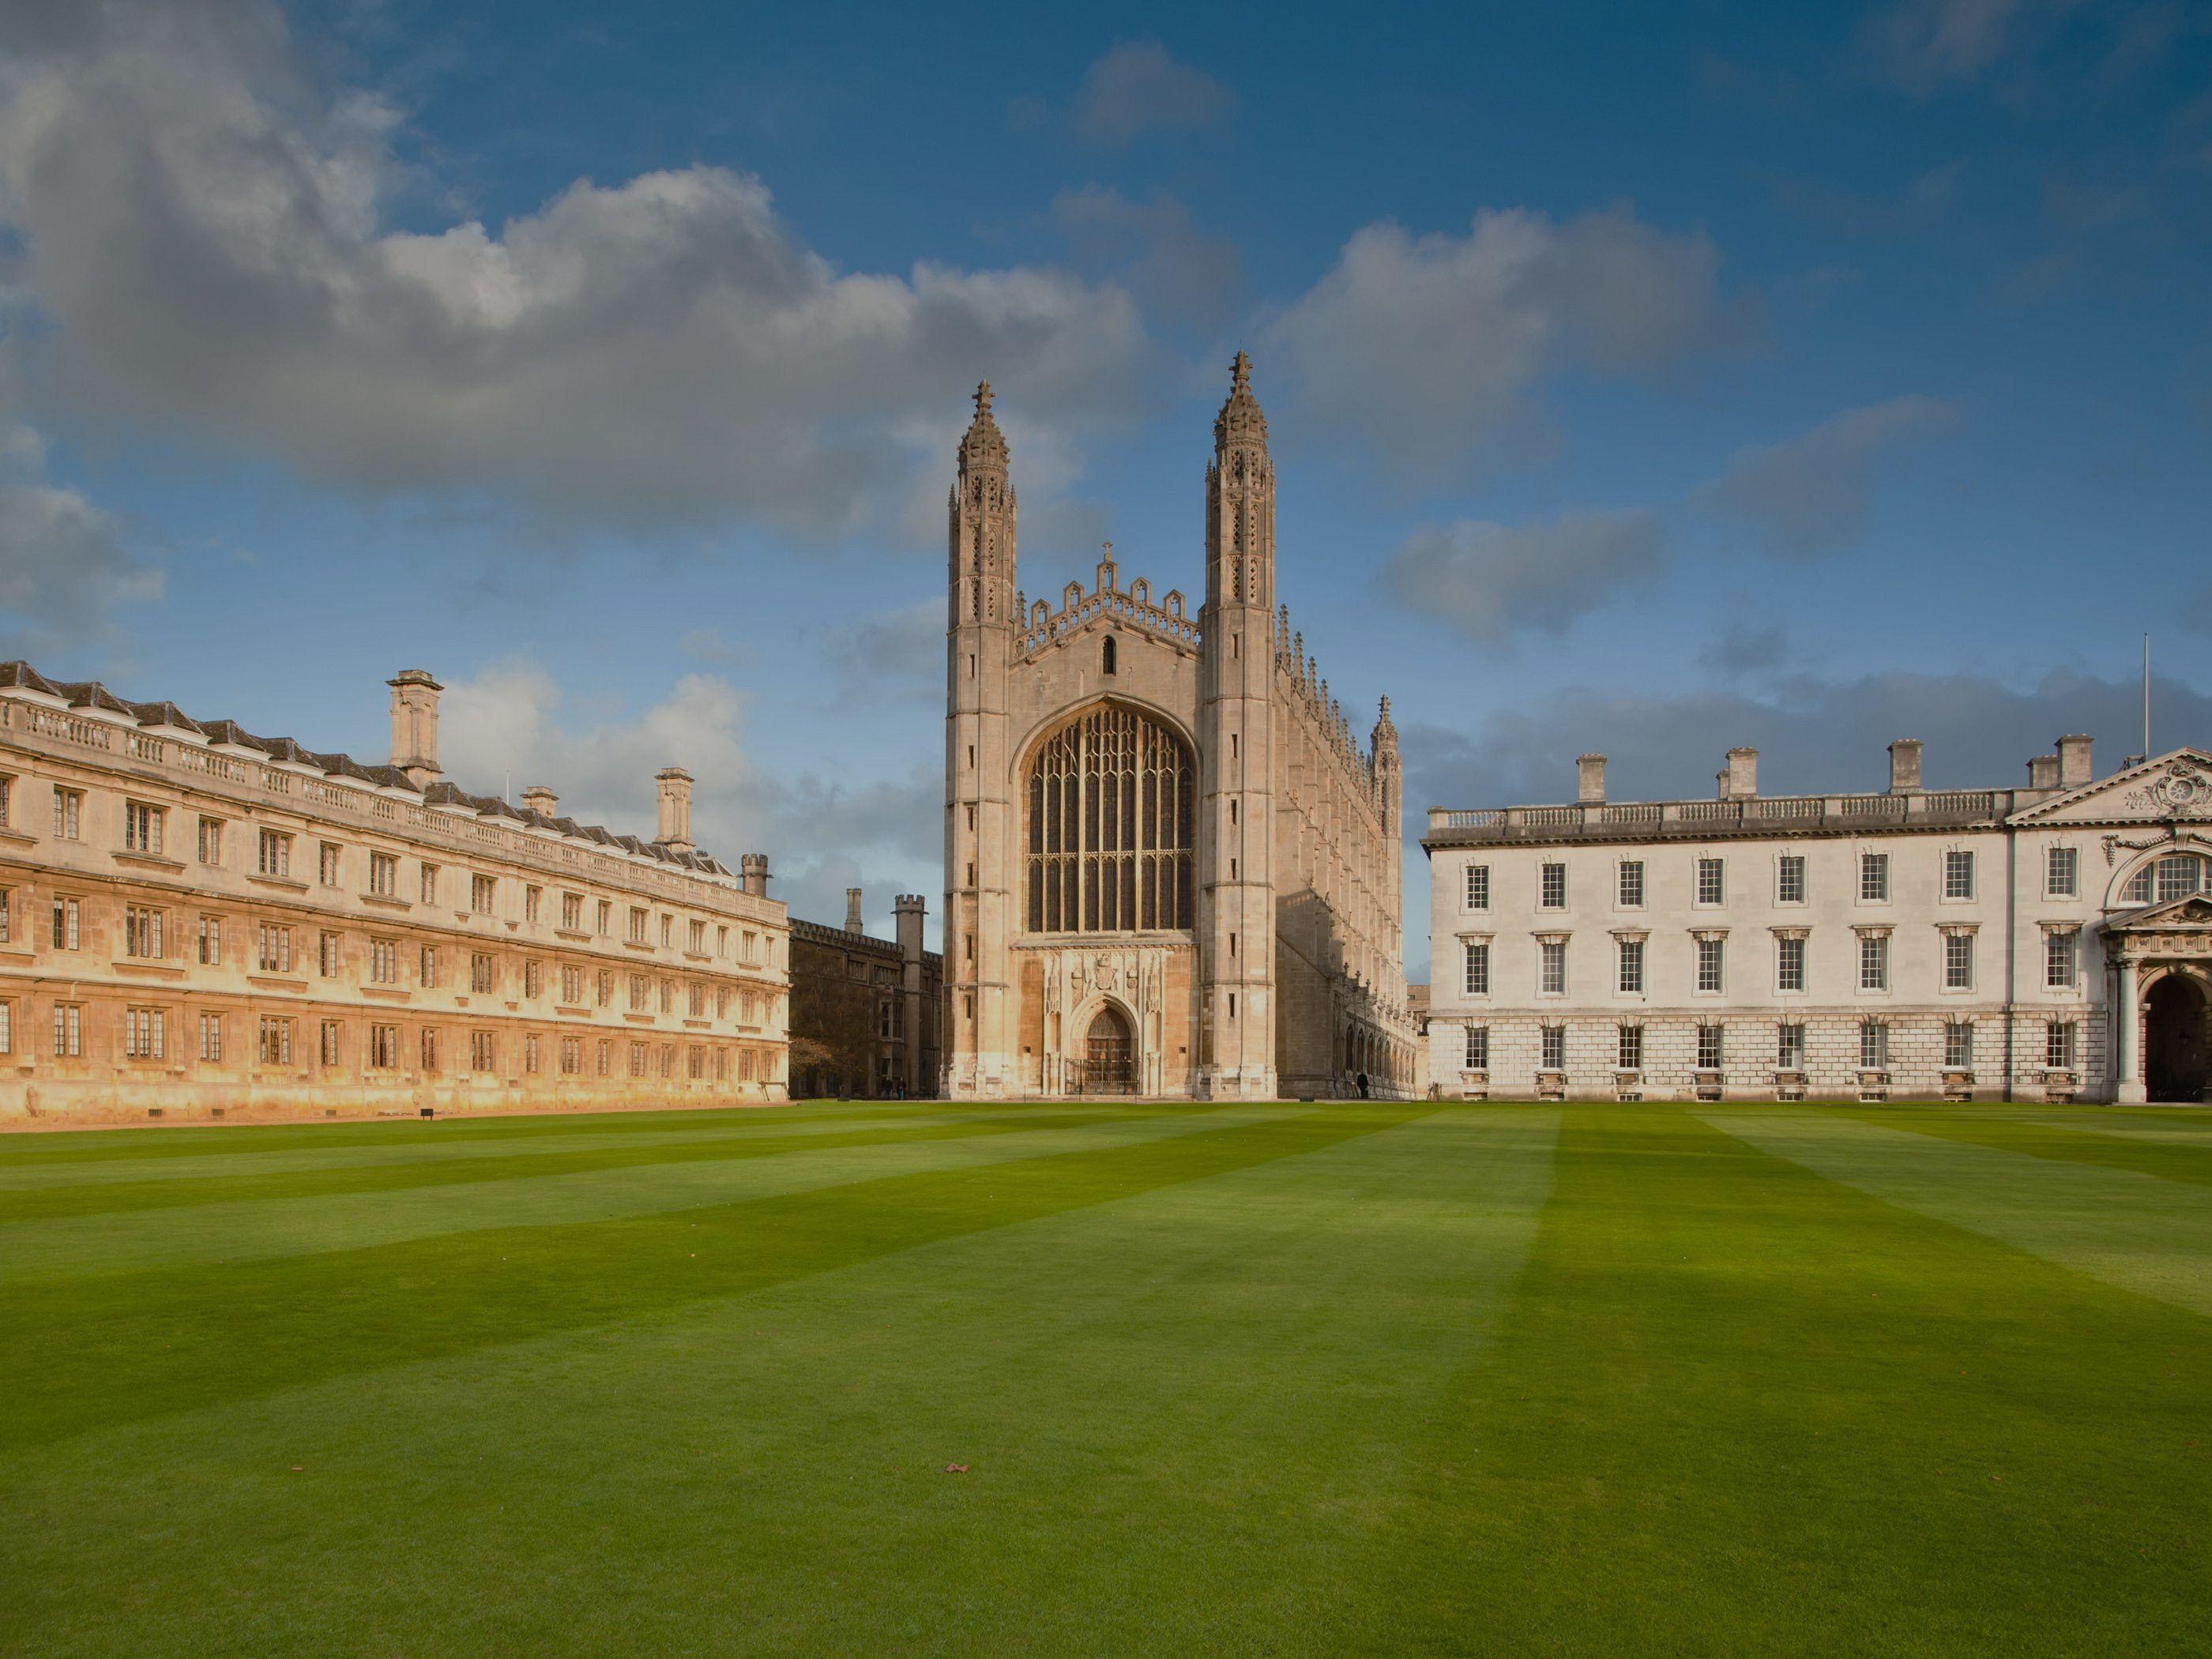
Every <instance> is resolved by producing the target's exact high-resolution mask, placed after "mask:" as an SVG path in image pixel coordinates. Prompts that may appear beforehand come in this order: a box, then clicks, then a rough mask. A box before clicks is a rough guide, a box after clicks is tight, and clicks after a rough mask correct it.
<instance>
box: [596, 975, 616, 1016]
mask: <svg viewBox="0 0 2212 1659" xmlns="http://www.w3.org/2000/svg"><path fill="white" fill-rule="evenodd" d="M597 1000H598V1002H599V1006H600V1007H602V1008H604V1007H605V1006H607V1005H608V1004H609V1003H611V1002H612V1001H613V1000H615V976H614V975H613V974H612V973H611V972H610V971H609V970H607V969H604V968H603V969H600V970H599V994H598V997H597Z"/></svg>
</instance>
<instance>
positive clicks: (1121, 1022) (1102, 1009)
mask: <svg viewBox="0 0 2212 1659" xmlns="http://www.w3.org/2000/svg"><path fill="white" fill-rule="evenodd" d="M1136 1089H1137V1042H1136V1036H1135V1034H1134V1033H1133V1032H1132V1031H1131V1030H1130V1029H1129V1017H1128V1016H1127V1014H1125V1013H1123V1012H1121V1010H1120V1009H1119V1008H1117V1007H1115V1006H1114V1005H1113V1004H1112V1003H1110V1002H1103V1003H1101V1004H1099V1005H1098V1012H1097V1013H1095V1014H1093V1015H1091V1026H1090V1029H1089V1030H1086V1031H1085V1033H1084V1034H1083V1090H1082V1092H1083V1093H1085V1094H1086V1095H1127V1094H1134V1093H1135V1092H1136Z"/></svg>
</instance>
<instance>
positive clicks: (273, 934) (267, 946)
mask: <svg viewBox="0 0 2212 1659" xmlns="http://www.w3.org/2000/svg"><path fill="white" fill-rule="evenodd" d="M254 942H255V944H256V945H257V946H258V950H257V951H256V953H255V957H254V960H255V961H256V962H258V963H259V964H260V967H261V971H262V972H263V973H264V974H289V973H290V972H291V971H292V930H291V929H290V928H289V927H278V926H277V925H276V923H275V922H271V921H264V922H263V923H262V924H261V925H260V926H259V927H258V928H257V929H256V930H255V939H254Z"/></svg>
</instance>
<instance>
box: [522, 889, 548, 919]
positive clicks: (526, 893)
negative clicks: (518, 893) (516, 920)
mask: <svg viewBox="0 0 2212 1659" xmlns="http://www.w3.org/2000/svg"><path fill="white" fill-rule="evenodd" d="M544 898H545V890H544V888H542V887H525V888H524V889H523V890H522V919H523V920H524V921H530V922H534V921H537V920H538V908H539V907H540V906H541V905H542V904H543V903H544Z"/></svg>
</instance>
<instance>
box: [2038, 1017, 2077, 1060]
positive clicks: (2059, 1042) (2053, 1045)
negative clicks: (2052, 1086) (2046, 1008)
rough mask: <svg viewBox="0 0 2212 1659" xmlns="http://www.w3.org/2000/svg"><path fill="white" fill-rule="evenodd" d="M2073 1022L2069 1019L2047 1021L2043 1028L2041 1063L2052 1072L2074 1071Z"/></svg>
mask: <svg viewBox="0 0 2212 1659" xmlns="http://www.w3.org/2000/svg"><path fill="white" fill-rule="evenodd" d="M2074 1053H2075V1048H2074V1022H2073V1021H2072V1020H2070V1019H2054V1020H2051V1021H2048V1022H2047V1023H2046V1024H2045V1025H2044V1028H2043V1063H2044V1064H2045V1066H2050V1067H2051V1069H2052V1070H2053V1071H2059V1072H2070V1071H2072V1070H2073V1069H2074Z"/></svg>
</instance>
